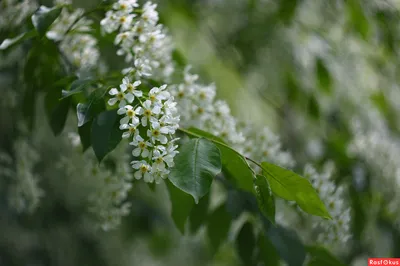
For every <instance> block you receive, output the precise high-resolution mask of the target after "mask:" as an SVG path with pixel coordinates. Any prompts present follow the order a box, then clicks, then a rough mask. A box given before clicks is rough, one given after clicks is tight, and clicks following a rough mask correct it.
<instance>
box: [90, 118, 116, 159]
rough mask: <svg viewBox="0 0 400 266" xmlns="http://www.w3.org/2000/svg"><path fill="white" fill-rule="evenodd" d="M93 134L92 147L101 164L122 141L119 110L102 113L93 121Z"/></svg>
mask: <svg viewBox="0 0 400 266" xmlns="http://www.w3.org/2000/svg"><path fill="white" fill-rule="evenodd" d="M91 132H92V133H91V135H90V140H91V143H92V147H93V150H94V153H95V154H96V157H97V160H98V161H99V162H101V161H102V160H103V158H104V157H105V156H106V155H107V154H108V153H109V152H111V151H112V150H114V149H115V147H117V145H118V144H119V143H120V141H121V139H122V135H121V130H120V129H119V115H118V114H117V110H110V111H104V112H102V113H100V114H99V115H98V116H97V117H96V118H95V119H94V120H93V124H92V131H91Z"/></svg>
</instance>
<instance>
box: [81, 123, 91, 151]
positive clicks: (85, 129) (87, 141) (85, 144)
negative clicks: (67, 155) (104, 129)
mask: <svg viewBox="0 0 400 266" xmlns="http://www.w3.org/2000/svg"><path fill="white" fill-rule="evenodd" d="M92 123H93V122H92V121H90V122H89V123H86V124H84V125H83V126H81V127H78V134H79V137H80V140H81V143H82V151H86V150H87V149H88V148H89V147H90V146H91V145H92V141H91V137H90V135H91V131H92Z"/></svg>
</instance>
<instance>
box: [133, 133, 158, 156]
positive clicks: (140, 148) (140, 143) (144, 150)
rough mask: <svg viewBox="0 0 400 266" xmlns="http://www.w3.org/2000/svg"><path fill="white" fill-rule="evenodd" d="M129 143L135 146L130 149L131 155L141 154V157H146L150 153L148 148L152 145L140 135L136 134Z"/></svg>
mask: <svg viewBox="0 0 400 266" xmlns="http://www.w3.org/2000/svg"><path fill="white" fill-rule="evenodd" d="M129 144H130V145H133V146H135V147H137V148H136V149H134V150H133V151H132V155H133V156H135V157H138V156H142V157H143V158H147V157H148V156H149V155H150V151H149V149H148V148H149V147H152V146H153V145H152V144H151V143H150V142H148V141H145V140H144V139H143V138H142V137H141V136H140V135H137V136H136V137H135V138H134V139H133V141H132V142H131V143H129Z"/></svg>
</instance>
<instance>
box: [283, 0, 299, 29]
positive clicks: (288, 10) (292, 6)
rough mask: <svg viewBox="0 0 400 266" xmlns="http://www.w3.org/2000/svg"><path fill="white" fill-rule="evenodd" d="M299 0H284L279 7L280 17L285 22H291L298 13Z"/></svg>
mask: <svg viewBox="0 0 400 266" xmlns="http://www.w3.org/2000/svg"><path fill="white" fill-rule="evenodd" d="M297 4H298V0H282V1H280V5H279V9H278V17H279V19H281V20H282V21H283V22H284V23H285V24H289V23H290V22H291V21H292V19H293V16H294V15H295V14H296V9H297Z"/></svg>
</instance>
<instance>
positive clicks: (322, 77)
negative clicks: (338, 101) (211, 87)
mask: <svg viewBox="0 0 400 266" xmlns="http://www.w3.org/2000/svg"><path fill="white" fill-rule="evenodd" d="M316 71H317V81H318V88H319V89H321V90H322V91H324V92H327V93H331V92H332V77H331V74H330V73H329V70H328V69H327V67H326V66H325V63H324V61H323V60H322V59H321V58H318V59H317V65H316Z"/></svg>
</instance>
